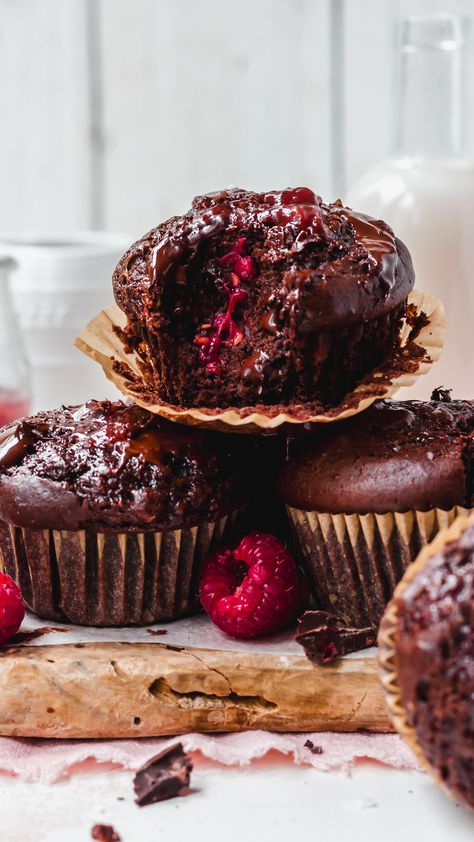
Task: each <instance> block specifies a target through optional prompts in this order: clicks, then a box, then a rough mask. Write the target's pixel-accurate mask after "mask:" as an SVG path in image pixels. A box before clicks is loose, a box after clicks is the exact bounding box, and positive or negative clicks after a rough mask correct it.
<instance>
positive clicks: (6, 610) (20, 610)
mask: <svg viewBox="0 0 474 842" xmlns="http://www.w3.org/2000/svg"><path fill="white" fill-rule="evenodd" d="M24 616H25V607H24V605H23V600H22V598H21V593H20V588H19V587H18V585H17V584H16V582H14V581H13V579H11V578H10V576H7V574H6V573H0V646H3V644H4V643H6V642H7V641H8V640H10V638H11V637H13V635H14V634H16V633H17V631H18V629H19V628H20V626H21V624H22V622H23V617H24Z"/></svg>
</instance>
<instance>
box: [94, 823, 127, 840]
mask: <svg viewBox="0 0 474 842" xmlns="http://www.w3.org/2000/svg"><path fill="white" fill-rule="evenodd" d="M91 837H92V839H97V842H121V839H122V837H121V836H119V835H118V833H117V831H116V830H115V828H114V826H113V825H111V824H95V825H94V827H93V828H92V830H91Z"/></svg>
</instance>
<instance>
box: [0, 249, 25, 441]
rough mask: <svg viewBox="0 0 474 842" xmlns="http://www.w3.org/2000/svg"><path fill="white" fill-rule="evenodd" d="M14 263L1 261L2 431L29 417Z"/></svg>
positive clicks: (0, 387)
mask: <svg viewBox="0 0 474 842" xmlns="http://www.w3.org/2000/svg"><path fill="white" fill-rule="evenodd" d="M14 265H15V264H14V261H13V260H11V258H9V257H0V427H3V426H4V424H10V423H11V422H12V421H15V420H16V419H17V418H21V417H23V416H24V415H27V414H28V410H29V407H30V380H29V370H28V364H27V361H26V356H25V352H24V349H23V341H22V336H21V332H20V326H19V324H18V320H17V317H16V314H15V311H14V309H13V306H12V301H11V296H10V273H11V271H12V269H13V267H14Z"/></svg>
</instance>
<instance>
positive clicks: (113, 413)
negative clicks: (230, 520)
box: [0, 401, 242, 530]
mask: <svg viewBox="0 0 474 842" xmlns="http://www.w3.org/2000/svg"><path fill="white" fill-rule="evenodd" d="M237 449H238V448H237ZM233 450H234V448H233V442H232V440H231V439H230V438H228V437H225V436H219V435H218V436H214V437H210V436H209V435H208V434H207V433H204V432H202V431H199V430H193V429H191V428H189V427H181V426H179V425H177V424H172V423H170V422H168V421H165V420H164V419H161V418H158V417H157V416H155V415H153V414H152V413H149V412H147V411H146V410H144V409H141V408H140V407H138V406H132V405H126V404H124V403H123V402H122V401H117V402H116V403H110V402H109V401H89V402H88V403H87V404H84V405H83V406H80V407H63V408H62V409H59V410H55V411H52V412H43V413H39V414H38V415H36V416H33V417H31V418H25V419H23V420H22V421H19V422H18V423H17V424H16V425H10V426H9V427H6V428H3V430H1V431H0V518H1V519H3V520H6V521H8V522H9V523H12V524H14V525H15V526H25V527H31V528H33V529H54V528H56V529H70V530H75V529H79V528H81V527H83V526H85V525H86V524H87V525H88V526H91V527H93V528H94V527H97V528H103V527H106V528H112V529H117V530H121V529H129V528H140V529H153V530H156V529H165V528H179V527H180V526H184V525H186V526H189V525H192V524H193V523H198V522H201V521H202V520H208V519H210V520H215V519H217V518H218V517H219V516H220V515H221V514H222V513H223V512H224V511H228V510H229V509H230V508H232V507H233V506H234V505H235V504H236V502H237V501H238V500H239V499H240V496H241V495H242V486H241V483H240V481H239V475H240V471H238V470H237V468H236V460H235V459H234V456H233V452H232V451H233Z"/></svg>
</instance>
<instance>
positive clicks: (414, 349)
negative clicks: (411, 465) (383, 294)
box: [75, 290, 445, 433]
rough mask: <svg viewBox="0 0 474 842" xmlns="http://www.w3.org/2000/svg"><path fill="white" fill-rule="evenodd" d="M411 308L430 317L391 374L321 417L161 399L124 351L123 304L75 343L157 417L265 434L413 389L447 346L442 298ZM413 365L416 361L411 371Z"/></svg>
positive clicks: (298, 410)
mask: <svg viewBox="0 0 474 842" xmlns="http://www.w3.org/2000/svg"><path fill="white" fill-rule="evenodd" d="M408 304H409V305H413V307H414V308H415V310H416V312H417V314H418V315H420V314H424V315H425V317H426V319H425V320H424V323H423V325H422V326H420V328H419V330H418V333H417V334H416V337H415V338H414V337H413V329H412V327H411V325H410V324H409V323H408V321H407V320H405V321H404V322H403V325H402V328H401V331H400V349H399V350H398V357H397V359H395V358H394V359H393V361H392V363H393V366H392V367H391V368H390V372H389V373H387V368H386V367H385V368H384V367H383V366H381V367H380V368H377V369H375V370H374V371H372V372H370V373H369V374H368V375H366V376H365V377H364V378H363V381H362V382H361V383H360V385H359V386H357V388H356V389H354V390H353V391H351V392H349V393H348V394H347V395H345V396H344V397H343V398H342V400H341V401H340V403H339V404H338V405H337V406H334V407H331V408H330V409H327V410H326V411H324V412H320V413H315V411H314V409H312V408H311V405H305V404H299V405H295V406H294V407H292V406H288V407H285V408H284V409H283V410H282V408H281V407H280V406H277V407H272V406H268V407H266V406H262V405H258V406H248V407H244V408H239V407H228V408H226V409H214V408H206V407H200V408H197V407H186V408H182V407H177V406H174V405H173V404H170V403H166V402H165V401H157V399H156V394H155V392H154V391H153V388H152V387H150V386H148V384H147V383H145V382H144V378H143V360H141V359H140V357H139V356H138V354H136V353H128V351H127V350H126V349H125V347H124V343H123V340H122V337H121V331H122V330H123V328H124V327H125V325H126V321H127V320H126V316H125V314H124V313H123V312H122V310H120V308H119V307H118V306H117V305H112V306H110V307H107V308H106V309H105V310H102V311H101V312H100V313H99V314H98V315H97V316H95V318H94V319H92V321H90V322H89V324H88V325H86V327H85V328H84V330H83V331H82V332H81V333H80V335H79V336H78V337H77V339H76V342H75V344H76V346H77V347H78V348H79V350H80V351H82V352H83V353H84V354H86V355H87V356H88V357H90V358H91V359H93V360H95V362H98V363H99V365H101V366H102V368H103V370H104V373H105V375H106V376H107V377H108V379H109V380H111V381H112V383H114V385H115V386H116V387H117V388H118V389H119V391H120V392H122V394H123V395H126V396H127V397H129V398H131V399H132V400H133V401H134V402H135V403H137V404H139V405H140V406H143V407H145V408H146V409H148V410H149V411H150V412H154V413H155V414H156V415H161V416H163V417H164V418H169V419H170V420H172V421H177V422H179V423H181V424H188V425H190V426H198V427H205V428H207V429H210V428H212V429H214V430H220V431H223V432H234V433H235V432H242V433H262V432H264V431H265V430H278V428H279V427H281V426H282V425H285V424H291V425H298V424H307V423H315V424H327V423H331V422H333V421H339V420H341V419H343V418H348V417H349V416H351V415H355V414H357V413H359V412H362V411H363V410H364V409H367V407H369V406H370V405H371V404H372V403H373V402H374V401H375V400H377V399H379V398H388V397H391V396H392V395H393V394H394V393H395V392H396V391H398V389H401V388H402V387H406V386H411V385H412V384H413V383H414V382H415V380H417V378H418V377H419V376H420V375H422V374H426V373H427V372H428V371H429V369H430V368H431V365H432V363H434V362H436V360H438V359H439V357H440V355H441V351H442V348H443V341H444V328H445V318H444V308H443V305H442V303H441V301H439V299H437V298H435V297H434V296H432V295H429V294H428V293H423V292H419V291H418V290H412V292H411V293H410V295H409V297H408ZM144 339H145V343H146V344H148V345H149V344H150V342H151V338H150V337H145V334H144ZM152 347H153V345H152ZM386 362H387V361H386ZM407 362H408V363H410V365H409V366H408V367H407ZM153 364H154V366H155V370H156V371H157V372H158V374H159V376H160V377H165V376H166V372H164V371H162V370H161V369H159V368H158V366H159V365H160V364H159V361H158V360H157V359H156V360H154V362H153Z"/></svg>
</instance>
